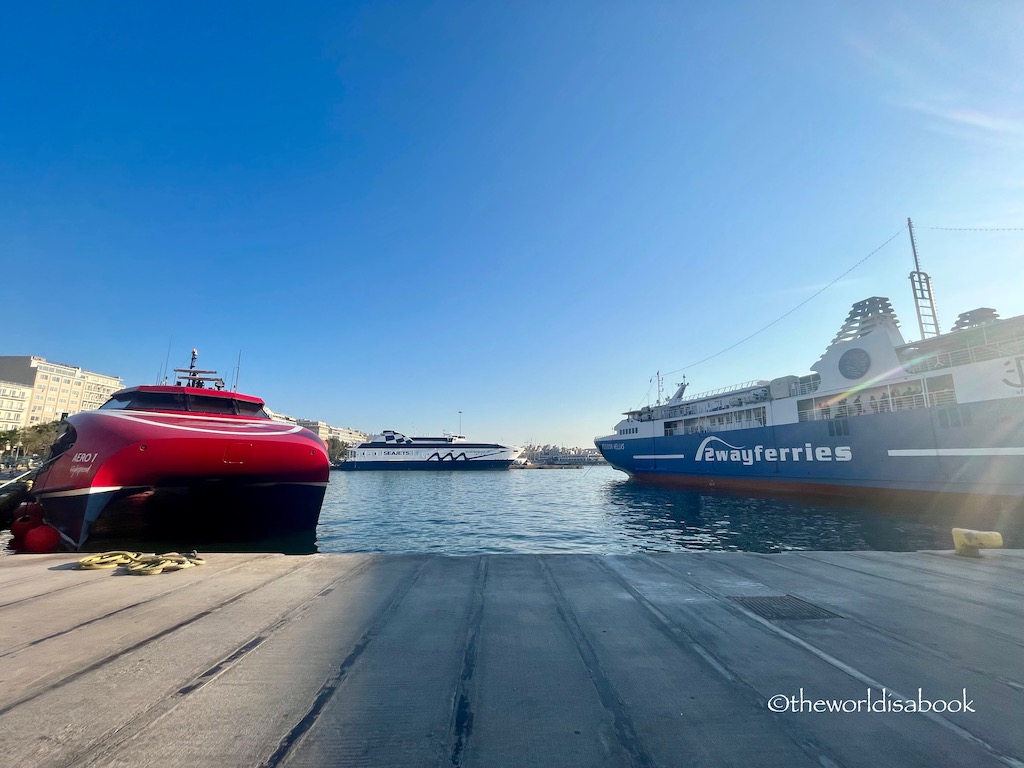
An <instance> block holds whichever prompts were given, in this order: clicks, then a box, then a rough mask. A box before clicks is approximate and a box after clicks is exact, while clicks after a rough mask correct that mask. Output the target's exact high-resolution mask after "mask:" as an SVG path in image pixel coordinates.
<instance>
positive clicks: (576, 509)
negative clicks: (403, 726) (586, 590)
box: [316, 466, 1024, 555]
mask: <svg viewBox="0 0 1024 768" xmlns="http://www.w3.org/2000/svg"><path fill="white" fill-rule="evenodd" d="M1020 512H1021V510H1020V509H1019V508H1018V509H1016V510H1006V509H1002V508H999V507H998V506H997V505H993V506H992V508H990V509H989V510H987V512H985V513H983V514H980V515H979V514H977V513H973V514H972V515H970V516H965V515H963V514H962V513H960V512H959V511H958V510H957V508H956V507H955V506H945V507H943V506H941V505H940V506H938V507H935V506H933V507H931V508H929V509H923V508H921V507H914V506H903V507H899V508H892V507H890V508H885V509H881V508H877V507H872V506H857V505H851V504H849V503H846V504H835V503H829V504H810V503H806V502H802V501H791V500H779V499H771V498H749V497H742V496H734V495H725V494H720V493H708V492H693V491H685V490H679V489H668V488H658V487H652V486H648V485H641V484H638V483H636V482H634V481H632V480H630V479H628V478H627V476H626V475H625V474H624V473H622V472H619V471H617V470H614V469H611V468H610V467H607V466H594V467H589V468H583V469H566V470H510V471H508V472H333V473H331V483H330V486H329V487H328V489H327V496H326V499H325V501H324V506H323V510H322V512H321V514H320V526H319V530H318V534H317V541H316V547H317V549H318V551H321V552H388V553H398V552H435V553H446V554H453V555H464V554H477V553H503V552H509V553H511V552H518V553H557V552H574V553H586V554H628V553H636V552H681V551H685V550H713V551H743V552H763V553H769V552H782V551H786V550H883V551H911V550H919V549H950V548H951V547H952V542H951V538H950V528H952V527H954V526H964V527H975V526H979V525H981V526H985V527H996V528H997V529H1001V530H1002V533H1003V536H1004V539H1005V543H1006V546H1008V547H1020V546H1024V530H1022V528H1024V524H1022V521H1021V514H1020Z"/></svg>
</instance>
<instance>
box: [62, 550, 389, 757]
mask: <svg viewBox="0 0 1024 768" xmlns="http://www.w3.org/2000/svg"><path fill="white" fill-rule="evenodd" d="M376 560H377V558H374V557H367V558H366V559H364V560H362V561H361V562H359V563H356V564H355V565H354V566H352V567H351V568H349V569H348V570H347V571H345V572H344V573H342V574H341V575H339V576H338V577H337V578H335V579H333V580H332V581H331V582H330V583H329V584H328V585H327V586H325V587H323V588H322V589H320V590H318V591H317V592H316V593H314V594H312V595H310V596H309V597H308V598H306V599H305V600H303V601H302V602H301V603H299V604H298V605H296V606H295V607H294V608H292V609H291V610H289V611H288V612H287V613H285V614H284V615H283V616H281V617H280V618H278V619H277V620H276V621H273V622H271V623H270V624H268V625H267V626H266V627H264V628H263V629H262V630H260V632H259V633H258V634H257V635H256V636H255V637H252V638H250V639H249V640H248V641H246V642H245V643H243V644H242V645H240V646H239V647H238V648H236V649H235V650H234V651H232V652H231V653H230V654H228V655H227V656H225V657H224V658H222V659H221V660H220V661H218V662H217V663H216V664H214V665H213V666H212V667H210V668H209V669H207V670H205V671H204V672H201V673H200V674H198V675H196V676H195V677H194V678H193V679H192V680H191V681H189V682H188V683H186V684H185V685H183V686H182V687H181V688H179V689H178V690H177V691H175V692H174V693H172V694H171V695H170V696H168V697H167V698H165V699H163V700H161V701H159V702H157V703H156V704H154V705H153V706H151V707H147V708H146V709H145V710H143V711H142V712H141V713H140V714H138V715H137V716H135V717H133V718H132V719H130V720H129V721H127V722H125V723H123V724H122V725H120V726H118V727H117V729H116V730H115V731H114V732H113V733H112V734H111V735H110V736H108V737H107V738H105V739H103V740H102V741H100V742H99V743H97V744H93V745H92V746H91V747H90V748H89V750H88V751H87V752H85V753H84V754H79V755H76V756H75V758H74V760H73V761H72V762H73V764H74V765H75V766H85V765H88V764H91V763H93V762H96V761H100V760H103V759H105V758H106V757H108V756H109V755H110V753H111V752H112V751H113V750H116V749H119V748H120V747H121V746H122V745H124V744H125V743H127V742H128V741H130V740H131V739H133V738H135V737H137V736H138V735H139V734H141V733H143V732H145V731H146V730H147V729H149V728H151V727H152V726H154V725H156V724H157V723H158V722H160V720H162V719H163V718H164V717H166V716H167V715H168V714H169V713H170V712H171V711H173V710H174V709H175V707H177V706H178V705H179V704H180V703H181V702H182V700H183V699H184V698H185V697H186V696H188V695H189V694H191V693H194V692H195V691H197V690H199V689H200V688H203V687H205V686H206V685H207V684H208V683H210V682H212V681H213V680H216V679H217V678H218V677H220V676H221V675H223V674H224V673H225V672H227V671H228V670H229V669H231V668H232V667H233V666H234V665H235V664H237V663H238V662H239V661H240V660H241V659H243V658H245V656H247V655H248V654H249V653H250V652H252V651H254V650H255V649H257V648H259V647H260V646H261V645H263V643H264V642H266V641H267V640H269V639H270V638H271V637H272V636H273V635H274V634H275V633H276V632H278V631H280V630H281V629H283V628H284V627H285V626H286V625H288V624H290V623H291V622H293V621H295V620H296V619H298V618H300V617H302V616H303V615H304V614H306V613H307V612H308V611H309V610H310V608H312V607H313V605H314V604H315V603H316V602H317V601H318V600H320V599H321V598H323V597H326V596H327V595H329V594H331V593H332V592H333V591H334V590H335V589H337V588H338V586H339V585H340V584H342V583H343V582H345V581H346V580H348V579H350V578H352V577H354V576H357V575H358V574H360V573H362V572H363V571H365V570H367V569H368V568H369V567H370V566H371V565H372V564H373V563H374V562H376ZM298 570H300V569H295V570H294V571H291V572H290V573H296V572H297V571H298ZM286 575H288V574H286ZM268 583H269V582H268Z"/></svg>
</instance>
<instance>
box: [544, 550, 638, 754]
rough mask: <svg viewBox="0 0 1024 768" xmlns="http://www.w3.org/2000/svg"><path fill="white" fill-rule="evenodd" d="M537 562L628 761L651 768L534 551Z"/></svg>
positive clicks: (628, 718) (562, 597)
mask: <svg viewBox="0 0 1024 768" xmlns="http://www.w3.org/2000/svg"><path fill="white" fill-rule="evenodd" d="M537 562H538V563H539V564H540V569H541V571H543V573H544V578H545V580H546V581H547V583H548V589H549V590H550V591H551V595H552V597H553V598H554V601H555V609H556V610H557V611H558V615H559V617H560V618H561V619H562V621H563V622H564V623H565V626H566V627H567V628H568V630H569V635H570V636H571V637H572V639H573V641H574V642H575V643H576V651H577V653H579V656H580V659H582V661H583V665H584V666H585V667H586V669H587V674H589V675H590V680H591V682H592V683H593V685H594V689H595V690H596V691H597V695H598V698H599V699H600V701H601V705H602V706H603V707H604V709H605V711H607V712H608V714H609V715H611V717H612V723H613V726H614V729H615V735H616V738H617V740H618V742H619V746H620V747H621V748H622V750H623V751H624V752H625V753H626V755H627V756H628V758H629V764H630V765H631V766H636V768H655V766H656V765H657V764H656V763H655V762H654V759H653V758H652V757H651V756H650V755H649V754H648V753H647V750H646V749H645V748H644V746H643V743H642V742H641V741H640V737H639V735H638V734H637V731H636V726H635V725H634V723H633V718H632V717H631V716H630V714H629V711H628V710H627V709H626V705H625V704H624V703H623V701H622V697H621V696H619V694H618V692H617V691H616V690H615V686H614V685H612V682H611V680H610V679H609V678H608V676H607V675H606V674H605V672H604V670H603V669H602V668H601V663H600V661H598V658H597V652H596V651H595V650H594V646H593V645H591V644H590V641H589V640H588V639H587V636H586V633H585V632H584V631H583V627H582V626H581V625H580V622H579V620H578V619H577V618H576V614H575V613H574V612H573V610H572V606H571V605H569V601H568V599H567V598H566V596H565V593H564V592H562V588H561V587H560V586H558V582H557V581H556V580H555V576H554V574H553V573H552V572H551V568H550V567H549V566H548V564H547V561H546V559H545V558H544V557H543V556H539V555H538V556H537Z"/></svg>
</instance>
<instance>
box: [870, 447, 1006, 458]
mask: <svg viewBox="0 0 1024 768" xmlns="http://www.w3.org/2000/svg"><path fill="white" fill-rule="evenodd" d="M889 455H890V456H1024V448H920V449H918V448H910V449H906V450H890V451H889Z"/></svg>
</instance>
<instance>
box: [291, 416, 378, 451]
mask: <svg viewBox="0 0 1024 768" xmlns="http://www.w3.org/2000/svg"><path fill="white" fill-rule="evenodd" d="M295 423H296V424H298V425H299V426H300V427H305V428H306V429H308V430H309V431H310V432H313V433H315V434H316V435H317V436H318V437H319V438H320V439H321V440H323V441H324V442H325V443H326V442H327V441H328V440H329V439H330V438H332V437H333V438H336V439H337V440H341V441H342V442H343V443H348V444H349V445H358V444H359V443H361V442H363V441H365V440H366V439H367V435H366V434H365V433H363V432H359V431H358V430H355V429H352V428H350V427H332V426H331V425H330V424H328V423H327V422H326V421H317V420H316V419H296V420H295Z"/></svg>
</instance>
